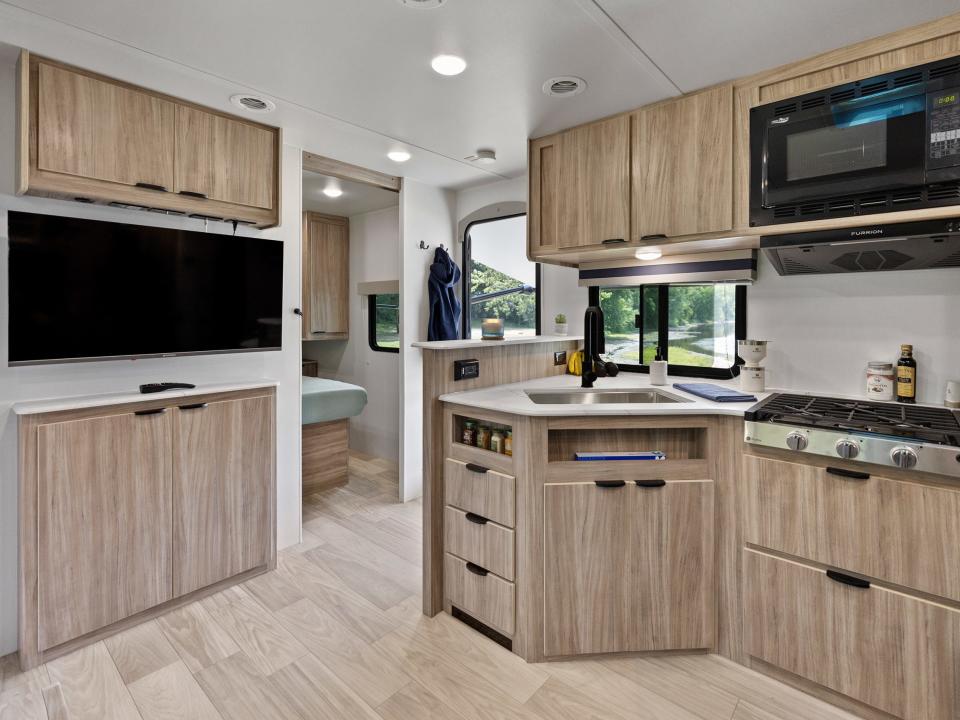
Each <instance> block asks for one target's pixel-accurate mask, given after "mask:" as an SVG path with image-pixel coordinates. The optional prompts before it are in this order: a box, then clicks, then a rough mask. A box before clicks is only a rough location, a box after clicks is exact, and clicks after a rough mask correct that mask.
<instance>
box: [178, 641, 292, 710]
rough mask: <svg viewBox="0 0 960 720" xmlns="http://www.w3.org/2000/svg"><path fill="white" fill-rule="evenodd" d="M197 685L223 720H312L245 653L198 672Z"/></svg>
mask: <svg viewBox="0 0 960 720" xmlns="http://www.w3.org/2000/svg"><path fill="white" fill-rule="evenodd" d="M194 677H196V679H197V682H198V683H199V684H200V687H201V688H203V691H204V692H205V693H206V694H207V696H208V697H209V698H210V700H211V701H212V702H213V704H214V706H215V707H216V708H217V710H218V711H219V712H220V714H221V715H223V717H224V720H309V718H301V717H300V715H299V713H297V711H296V710H295V709H294V708H293V706H292V705H291V704H290V703H289V701H288V700H287V697H286V695H285V694H284V693H283V691H281V690H280V689H279V688H278V687H277V686H276V685H275V684H274V683H273V682H272V681H271V680H270V678H268V677H265V676H264V675H263V674H262V673H261V672H259V671H258V670H257V668H256V666H255V665H254V664H253V662H251V660H250V658H248V657H247V656H246V655H244V654H243V653H237V654H236V655H231V656H230V657H228V658H226V659H224V660H220V661H219V662H217V663H215V664H213V665H211V666H210V667H207V668H204V669H203V670H201V671H200V672H198V673H197V674H196V675H195V676H194Z"/></svg>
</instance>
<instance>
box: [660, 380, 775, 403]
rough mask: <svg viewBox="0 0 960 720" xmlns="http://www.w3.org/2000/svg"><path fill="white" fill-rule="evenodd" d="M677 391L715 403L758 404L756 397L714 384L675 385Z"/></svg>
mask: <svg viewBox="0 0 960 720" xmlns="http://www.w3.org/2000/svg"><path fill="white" fill-rule="evenodd" d="M673 386H674V387H675V388H676V389H677V390H683V391H684V392H688V393H690V394H691V395H696V396H697V397H702V398H706V399H707V400H713V401H714V402H756V401H757V397H756V395H751V394H749V393H743V392H740V391H739V390H731V389H730V388H725V387H722V386H720V385H714V384H713V383H674V384H673Z"/></svg>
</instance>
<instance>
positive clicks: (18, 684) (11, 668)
mask: <svg viewBox="0 0 960 720" xmlns="http://www.w3.org/2000/svg"><path fill="white" fill-rule="evenodd" d="M0 676H2V680H0V692H5V691H7V690H13V689H15V688H30V689H32V690H36V691H38V692H39V691H41V690H43V688H45V687H47V686H48V685H50V675H49V674H48V673H47V667H46V665H41V666H40V667H35V668H32V669H30V670H27V671H26V672H24V671H23V670H21V669H20V659H19V657H18V656H17V654H16V653H10V654H9V655H4V656H3V657H2V658H0Z"/></svg>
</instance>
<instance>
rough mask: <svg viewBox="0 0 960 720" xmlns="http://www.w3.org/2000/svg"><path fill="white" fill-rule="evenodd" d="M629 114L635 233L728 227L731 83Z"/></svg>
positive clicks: (730, 205) (730, 213) (672, 233)
mask: <svg viewBox="0 0 960 720" xmlns="http://www.w3.org/2000/svg"><path fill="white" fill-rule="evenodd" d="M634 116H635V127H634V134H633V212H634V229H635V237H634V240H641V241H642V240H644V239H645V238H646V239H649V240H653V239H656V238H657V236H661V235H662V236H666V237H675V236H679V235H695V234H698V233H710V232H718V231H725V230H729V229H730V228H732V227H733V88H732V87H731V86H730V85H724V86H721V87H716V88H712V89H709V90H704V91H703V92H698V93H693V94H691V95H687V96H684V97H682V98H679V99H677V100H673V101H669V102H664V103H660V104H657V105H653V106H651V107H648V108H641V109H640V110H638V111H637V112H636V113H634Z"/></svg>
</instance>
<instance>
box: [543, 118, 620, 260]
mask: <svg viewBox="0 0 960 720" xmlns="http://www.w3.org/2000/svg"><path fill="white" fill-rule="evenodd" d="M559 150H560V153H559V163H558V176H557V178H558V179H557V183H558V187H559V193H558V195H559V205H558V210H557V213H558V215H557V217H558V222H557V226H558V228H557V233H558V235H557V237H558V240H559V245H560V247H585V246H600V245H603V244H604V243H617V242H620V241H624V242H625V241H627V240H629V235H630V118H629V117H628V116H621V117H615V118H611V119H610V120H604V121H602V122H597V123H592V124H590V125H585V126H583V127H579V128H574V129H573V130H568V131H567V132H565V133H562V134H561V135H560V139H559Z"/></svg>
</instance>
